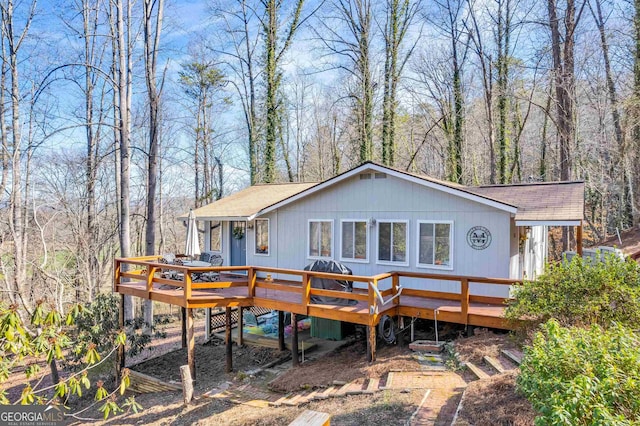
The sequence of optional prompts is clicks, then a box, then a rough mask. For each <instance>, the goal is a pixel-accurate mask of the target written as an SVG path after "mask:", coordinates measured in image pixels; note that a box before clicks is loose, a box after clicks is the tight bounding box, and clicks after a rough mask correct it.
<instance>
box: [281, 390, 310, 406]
mask: <svg viewBox="0 0 640 426" xmlns="http://www.w3.org/2000/svg"><path fill="white" fill-rule="evenodd" d="M304 397H305V394H303V393H299V394H296V395H294V396H292V397H291V398H289V399H285V400H284V401H282V404H283V405H289V406H292V407H296V406H298V405H299V404H301V402H300V401H302V399H303V398H304Z"/></svg>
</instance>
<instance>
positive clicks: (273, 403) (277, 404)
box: [269, 395, 289, 407]
mask: <svg viewBox="0 0 640 426" xmlns="http://www.w3.org/2000/svg"><path fill="white" fill-rule="evenodd" d="M287 398H289V395H285V396H283V397H282V398H280V399H278V400H276V401H273V402H270V403H269V405H271V406H272V407H279V406H281V405H282V403H283V402H284V401H286V399H287Z"/></svg>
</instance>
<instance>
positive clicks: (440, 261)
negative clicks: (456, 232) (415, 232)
mask: <svg viewBox="0 0 640 426" xmlns="http://www.w3.org/2000/svg"><path fill="white" fill-rule="evenodd" d="M450 232H451V225H450V224H448V223H438V224H436V253H435V264H436V265H450V263H451V259H450V258H449V252H450V250H451V241H450V239H449V234H450Z"/></svg>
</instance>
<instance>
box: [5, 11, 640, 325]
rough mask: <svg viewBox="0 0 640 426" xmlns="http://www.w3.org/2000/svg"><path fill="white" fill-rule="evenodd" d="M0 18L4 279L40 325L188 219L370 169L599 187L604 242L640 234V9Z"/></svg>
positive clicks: (590, 194)
mask: <svg viewBox="0 0 640 426" xmlns="http://www.w3.org/2000/svg"><path fill="white" fill-rule="evenodd" d="M0 8H1V20H2V22H1V25H2V37H1V40H0V42H1V44H0V49H1V50H2V63H1V75H0V131H1V139H2V140H1V143H2V153H1V163H2V165H1V168H2V176H1V182H0V190H1V191H0V197H1V201H0V209H2V216H1V218H2V223H1V224H0V239H1V240H0V268H1V269H0V276H1V278H2V282H3V284H2V285H3V288H2V299H3V300H5V301H9V302H11V303H15V304H18V305H20V306H21V307H23V308H24V309H25V310H26V311H30V310H31V309H32V308H33V306H34V302H35V301H36V300H37V299H40V298H47V299H49V300H51V301H52V302H53V303H55V304H56V305H57V306H58V307H59V308H60V309H61V308H62V306H63V305H64V304H65V303H67V302H70V301H85V302H86V301H90V300H92V299H93V298H94V297H95V296H96V295H97V294H98V293H99V292H100V291H109V289H110V284H111V276H112V271H111V269H112V261H113V257H115V256H132V255H142V254H154V253H164V252H180V251H181V250H182V244H183V241H184V237H183V235H184V226H183V224H182V223H181V222H178V221H176V216H178V215H179V214H183V213H185V212H187V211H188V210H189V208H191V207H197V206H201V205H204V204H206V203H209V202H211V201H213V200H215V199H218V198H220V197H222V196H224V195H226V194H228V193H230V192H232V191H234V190H237V189H240V188H242V187H244V186H246V185H249V184H254V183H261V182H266V183H269V182H281V181H319V180H323V179H327V178H329V177H331V176H334V175H336V174H338V173H340V172H342V171H345V170H347V169H349V168H352V167H354V166H356V165H358V164H360V163H361V162H363V161H366V160H374V161H378V162H381V163H383V164H386V165H389V166H393V167H396V168H398V169H401V170H407V171H410V172H414V173H422V174H427V175H430V176H432V177H436V178H443V179H447V180H450V181H453V182H459V183H463V184H468V185H482V184H501V183H518V182H541V181H556V180H576V179H579V180H585V181H586V187H587V193H586V197H587V200H586V201H587V211H586V212H585V214H586V218H587V221H586V228H587V230H588V232H589V233H590V235H591V236H592V238H594V239H596V240H597V239H600V238H603V237H604V236H605V234H606V233H611V232H615V230H616V228H618V229H625V228H628V227H630V226H632V225H634V224H637V223H638V221H639V219H640V215H639V213H638V209H639V207H640V194H639V191H638V185H639V184H640V178H639V174H638V164H639V162H640V142H639V141H640V108H639V106H640V0H635V1H633V2H631V1H623V0H617V1H604V0H588V1H577V0H548V1H547V2H536V1H533V0H520V1H519V0H483V1H481V0H433V1H427V0H424V1H422V2H420V1H416V0H384V1H380V2H376V1H373V0H325V1H318V0H316V1H310V0H309V1H304V0H287V1H282V0H221V1H207V0H201V1H199V2H187V1H186V0H185V1H179V0H173V1H171V0H167V1H166V2H165V0H139V1H131V0H91V1H90V0H73V1H72V0H65V1H62V0H61V1H55V2H54V1H51V2H43V1H40V2H36V1H35V0H20V1H13V0H0ZM132 309H133V308H132V306H131V304H130V302H129V304H128V306H127V312H128V313H127V315H128V316H131V315H132ZM146 311H147V312H150V309H148V307H147V310H146Z"/></svg>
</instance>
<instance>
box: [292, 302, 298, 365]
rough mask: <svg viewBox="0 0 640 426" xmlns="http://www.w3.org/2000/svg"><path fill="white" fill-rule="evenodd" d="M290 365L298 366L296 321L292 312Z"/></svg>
mask: <svg viewBox="0 0 640 426" xmlns="http://www.w3.org/2000/svg"><path fill="white" fill-rule="evenodd" d="M291 364H292V365H293V366H294V367H297V366H298V365H299V364H300V360H299V359H298V319H297V318H296V314H295V313H294V312H291Z"/></svg>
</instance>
